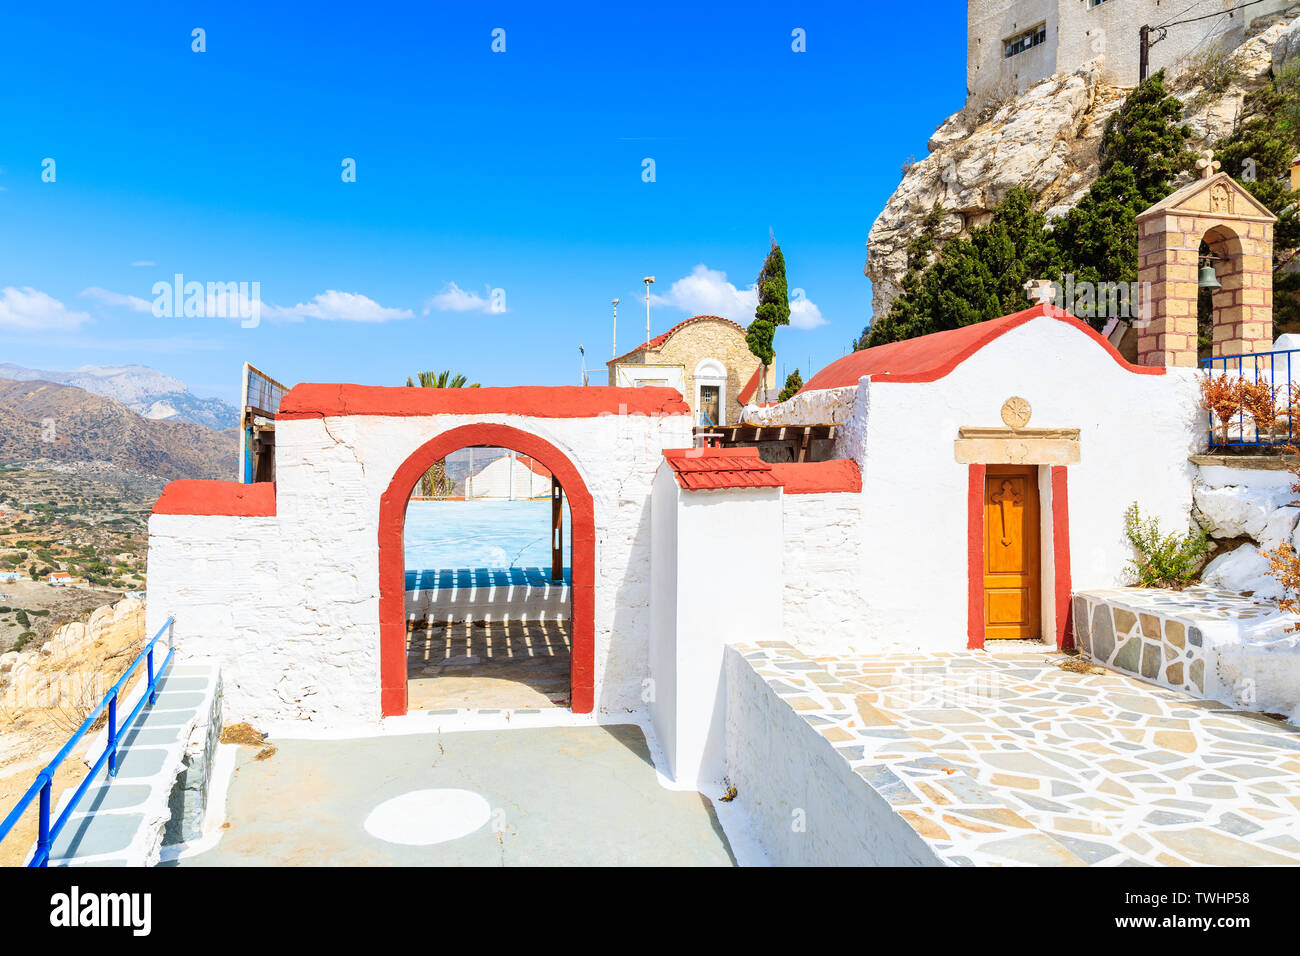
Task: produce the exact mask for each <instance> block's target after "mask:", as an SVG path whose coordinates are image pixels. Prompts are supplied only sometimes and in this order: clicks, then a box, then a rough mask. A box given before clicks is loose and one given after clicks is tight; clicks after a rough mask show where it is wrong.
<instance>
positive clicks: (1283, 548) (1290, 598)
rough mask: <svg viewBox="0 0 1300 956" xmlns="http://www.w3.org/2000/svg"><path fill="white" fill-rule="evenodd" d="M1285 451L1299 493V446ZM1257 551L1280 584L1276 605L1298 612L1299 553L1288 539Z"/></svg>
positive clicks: (1292, 628)
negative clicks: (1289, 456) (1290, 461)
mask: <svg viewBox="0 0 1300 956" xmlns="http://www.w3.org/2000/svg"><path fill="white" fill-rule="evenodd" d="M1291 388H1292V394H1293V396H1294V394H1295V386H1294V385H1292V386H1291ZM1286 451H1287V452H1288V453H1289V454H1290V455H1291V457H1292V458H1293V459H1294V461H1293V462H1292V464H1291V490H1292V491H1293V492H1295V493H1296V494H1300V446H1298V445H1294V444H1291V445H1287V446H1286ZM1293 504H1294V502H1293ZM1259 553H1260V554H1262V555H1263V556H1264V557H1266V558H1268V573H1269V574H1270V575H1271V576H1272V577H1273V578H1274V579H1275V580H1276V581H1277V583H1278V584H1280V585H1282V597H1280V598H1279V599H1278V602H1277V606H1278V607H1279V608H1280V609H1281V610H1283V611H1286V612H1288V613H1290V614H1300V555H1298V554H1296V551H1295V548H1293V547H1291V542H1289V541H1283V542H1282V543H1281V544H1280V545H1278V546H1277V547H1276V548H1275V549H1274V550H1272V551H1265V550H1263V549H1262V548H1261V549H1260V552H1259ZM1287 631H1288V632H1296V631H1300V623H1296V624H1292V625H1291V626H1290V627H1289V628H1287Z"/></svg>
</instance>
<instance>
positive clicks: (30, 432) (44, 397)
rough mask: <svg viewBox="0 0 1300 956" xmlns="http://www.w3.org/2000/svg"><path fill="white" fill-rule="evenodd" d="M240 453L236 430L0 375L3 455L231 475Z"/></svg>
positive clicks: (165, 474) (164, 472)
mask: <svg viewBox="0 0 1300 956" xmlns="http://www.w3.org/2000/svg"><path fill="white" fill-rule="evenodd" d="M47 422H48V423H49V424H48V425H47V424H46V423H47ZM47 439H52V440H47ZM238 457H239V438H238V430H237V429H233V428H232V429H228V430H226V431H214V430H213V429H211V428H205V427H203V426H201V425H195V424H192V423H190V422H169V421H152V420H150V419H147V418H144V417H143V416H141V415H139V414H137V413H136V412H134V411H132V410H131V409H130V408H128V407H127V406H126V405H124V404H123V403H122V402H119V401H116V400H114V399H111V398H105V397H103V396H101V395H94V394H91V393H90V392H88V391H85V390H84V389H80V388H72V387H70V386H67V385H58V384H55V383H53V382H41V381H26V382H15V381H10V380H8V379H0V461H27V460H32V459H36V458H49V459H55V460H62V461H96V462H110V463H112V464H114V465H117V466H118V467H119V468H123V469H126V470H128V471H134V472H140V473H143V474H148V475H156V476H158V477H160V478H227V479H233V478H234V477H235V471H236V467H237V460H238Z"/></svg>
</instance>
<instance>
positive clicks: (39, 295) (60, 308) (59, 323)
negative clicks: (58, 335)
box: [0, 285, 90, 332]
mask: <svg viewBox="0 0 1300 956" xmlns="http://www.w3.org/2000/svg"><path fill="white" fill-rule="evenodd" d="M89 319H90V316H89V315H88V314H87V313H85V312H72V311H70V310H69V309H68V308H67V306H65V305H64V304H63V303H62V302H60V301H59V300H58V299H56V298H53V297H52V296H48V295H46V294H45V293H44V292H41V291H39V290H38V289H33V288H32V287H31V286H24V287H23V288H21V289H17V288H14V287H13V286H11V285H7V286H5V287H4V289H3V290H0V329H33V330H36V331H41V332H66V331H69V330H71V329H75V328H78V327H79V326H80V325H81V324H82V323H83V322H86V321H88V320H89Z"/></svg>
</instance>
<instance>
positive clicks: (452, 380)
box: [406, 370, 479, 498]
mask: <svg viewBox="0 0 1300 956" xmlns="http://www.w3.org/2000/svg"><path fill="white" fill-rule="evenodd" d="M416 377H417V378H418V379H419V387H420V388H478V387H479V383H478V382H475V383H474V384H472V385H470V384H466V383H467V382H468V381H469V380H468V379H467V378H465V376H464V375H460V374H457V375H452V374H451V371H450V370H444V371H441V372H418V373H417V375H416ZM406 387H407V388H415V387H416V382H415V381H414V380H412V379H411V377H410V376H409V375H408V376H407V378H406ZM450 492H451V482H449V481H448V480H447V462H446V460H445V459H444V460H443V461H438V462H434V465H433V467H432V468H430V469H429V470H428V471H426V472H425V473H424V474H423V475H422V476H421V477H420V494H421V495H422V496H423V497H425V498H445V497H446V496H447V495H448V494H449V493H450Z"/></svg>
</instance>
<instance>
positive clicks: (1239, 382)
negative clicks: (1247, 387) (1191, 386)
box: [1200, 372, 1246, 444]
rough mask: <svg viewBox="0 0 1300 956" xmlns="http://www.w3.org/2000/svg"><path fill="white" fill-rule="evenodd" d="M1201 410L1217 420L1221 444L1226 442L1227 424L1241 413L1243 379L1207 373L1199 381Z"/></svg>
mask: <svg viewBox="0 0 1300 956" xmlns="http://www.w3.org/2000/svg"><path fill="white" fill-rule="evenodd" d="M1200 383H1201V408H1204V409H1205V410H1206V411H1208V412H1209V413H1210V414H1211V415H1213V416H1214V417H1215V418H1217V419H1218V420H1219V427H1220V428H1222V429H1223V444H1227V442H1228V422H1230V421H1232V417H1233V416H1234V415H1236V414H1237V413H1238V412H1239V411H1241V387H1242V386H1243V385H1244V384H1245V383H1246V382H1245V379H1243V378H1241V377H1240V376H1238V377H1237V378H1229V377H1228V376H1227V375H1211V374H1209V373H1208V372H1207V373H1206V374H1205V376H1204V377H1203V378H1201V380H1200Z"/></svg>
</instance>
